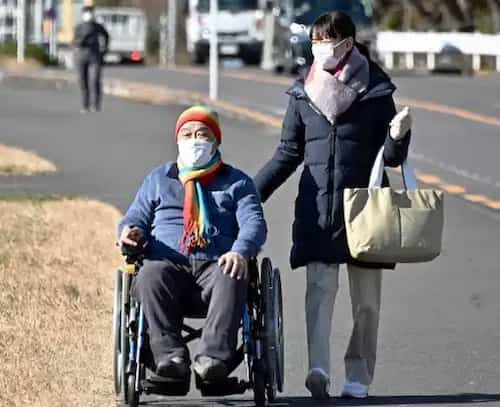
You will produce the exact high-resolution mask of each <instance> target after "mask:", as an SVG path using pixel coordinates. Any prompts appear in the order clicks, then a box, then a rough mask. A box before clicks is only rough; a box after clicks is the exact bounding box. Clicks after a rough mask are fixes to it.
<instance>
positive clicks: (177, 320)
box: [132, 260, 248, 363]
mask: <svg viewBox="0 0 500 407" xmlns="http://www.w3.org/2000/svg"><path fill="white" fill-rule="evenodd" d="M247 286H248V281H246V280H245V281H243V280H235V279H232V278H231V277H229V276H228V275H225V274H223V273H222V272H221V270H220V268H219V266H218V265H217V263H216V262H201V261H195V262H193V264H192V265H191V266H186V265H180V264H177V263H174V262H171V261H169V260H161V261H158V260H155V261H148V260H146V261H145V262H144V265H143V267H142V269H141V271H140V272H139V274H138V275H137V277H136V279H135V280H134V285H133V287H132V295H134V296H135V297H136V298H137V299H138V300H139V301H140V302H141V303H142V305H143V309H144V316H145V318H146V321H147V324H148V332H149V338H150V346H151V351H152V352H153V356H154V359H155V362H156V363H157V362H158V359H159V358H160V357H162V356H164V355H168V356H169V357H174V356H181V357H183V358H185V359H186V360H189V352H188V349H187V347H186V345H185V344H184V342H183V340H182V336H181V328H182V323H183V318H184V316H186V315H190V314H192V313H194V314H199V313H203V314H204V313H206V319H205V324H204V326H203V334H202V337H201V340H200V343H199V347H198V353H197V355H196V356H199V355H203V356H210V357H213V358H217V359H219V360H222V361H228V360H230V359H231V357H232V356H233V355H234V352H235V350H236V346H237V340H238V329H239V326H240V320H241V317H242V315H243V309H244V305H245V303H246V296H247Z"/></svg>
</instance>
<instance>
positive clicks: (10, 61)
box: [0, 56, 43, 72]
mask: <svg viewBox="0 0 500 407" xmlns="http://www.w3.org/2000/svg"><path fill="white" fill-rule="evenodd" d="M42 67H43V65H42V64H41V63H40V62H38V61H36V60H34V59H31V58H27V59H25V61H24V62H22V63H18V62H17V59H16V58H11V57H5V56H4V57H0V68H2V69H6V70H8V71H11V72H25V71H32V70H36V69H41V68H42Z"/></svg>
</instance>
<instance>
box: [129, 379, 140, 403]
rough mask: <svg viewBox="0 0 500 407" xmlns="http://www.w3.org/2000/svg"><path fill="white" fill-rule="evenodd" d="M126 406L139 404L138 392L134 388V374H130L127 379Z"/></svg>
mask: <svg viewBox="0 0 500 407" xmlns="http://www.w3.org/2000/svg"><path fill="white" fill-rule="evenodd" d="M126 405H127V406H129V407H137V406H138V405H139V393H138V392H137V391H136V389H135V374H130V375H129V376H128V379H127V403H126Z"/></svg>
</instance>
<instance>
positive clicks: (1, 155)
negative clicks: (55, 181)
mask: <svg viewBox="0 0 500 407" xmlns="http://www.w3.org/2000/svg"><path fill="white" fill-rule="evenodd" d="M55 171H56V166H55V165H54V164H52V163H51V162H50V161H47V160H46V159H44V158H41V157H40V156H39V155H38V154H37V153H35V152H33V151H27V150H22V149H20V148H16V147H8V146H5V145H2V144H0V175H34V174H45V173H51V172H55Z"/></svg>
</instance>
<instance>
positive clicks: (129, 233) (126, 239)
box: [118, 226, 145, 247]
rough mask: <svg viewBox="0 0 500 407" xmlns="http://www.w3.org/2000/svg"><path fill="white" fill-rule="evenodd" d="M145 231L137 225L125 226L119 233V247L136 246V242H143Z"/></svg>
mask: <svg viewBox="0 0 500 407" xmlns="http://www.w3.org/2000/svg"><path fill="white" fill-rule="evenodd" d="M144 238H145V233H144V231H143V230H142V229H141V228H138V227H137V226H125V227H124V228H123V230H122V233H121V235H120V241H119V242H118V243H119V245H120V247H122V246H123V245H129V246H133V247H137V245H138V244H140V243H141V242H144Z"/></svg>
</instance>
